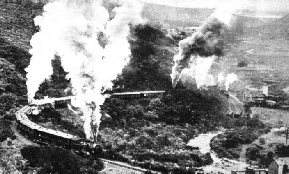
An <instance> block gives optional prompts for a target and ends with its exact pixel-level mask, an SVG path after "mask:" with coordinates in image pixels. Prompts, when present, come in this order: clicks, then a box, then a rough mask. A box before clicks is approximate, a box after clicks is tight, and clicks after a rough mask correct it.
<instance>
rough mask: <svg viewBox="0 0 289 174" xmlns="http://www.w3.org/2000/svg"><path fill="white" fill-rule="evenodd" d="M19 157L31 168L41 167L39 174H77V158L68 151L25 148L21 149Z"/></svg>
mask: <svg viewBox="0 0 289 174" xmlns="http://www.w3.org/2000/svg"><path fill="white" fill-rule="evenodd" d="M21 155H22V156H23V157H24V158H25V159H27V160H28V161H29V163H30V166H31V167H41V168H42V169H41V171H40V173H67V174H74V173H75V174H78V173H79V166H78V162H77V156H76V155H74V154H73V153H71V152H70V151H69V150H64V149H59V148H49V147H35V146H27V147H24V148H22V149H21Z"/></svg>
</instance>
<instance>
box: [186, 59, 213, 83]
mask: <svg viewBox="0 0 289 174" xmlns="http://www.w3.org/2000/svg"><path fill="white" fill-rule="evenodd" d="M215 59H216V56H211V57H207V58H202V57H196V58H194V59H193V62H191V63H190V67H188V68H186V69H184V70H183V71H182V74H188V75H190V76H191V77H194V79H195V81H196V85H197V88H201V87H203V86H209V85H214V84H215V82H214V77H213V74H211V73H210V69H211V67H212V65H213V62H214V60H215Z"/></svg>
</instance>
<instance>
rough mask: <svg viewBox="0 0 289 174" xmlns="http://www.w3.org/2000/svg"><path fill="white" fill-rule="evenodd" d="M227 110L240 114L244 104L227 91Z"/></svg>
mask: <svg viewBox="0 0 289 174" xmlns="http://www.w3.org/2000/svg"><path fill="white" fill-rule="evenodd" d="M228 100H229V110H230V111H232V112H233V113H234V114H237V115H241V114H242V113H243V108H244V104H243V103H242V102H241V101H240V100H239V99H238V98H237V97H236V96H234V95H233V94H231V93H229V99H228Z"/></svg>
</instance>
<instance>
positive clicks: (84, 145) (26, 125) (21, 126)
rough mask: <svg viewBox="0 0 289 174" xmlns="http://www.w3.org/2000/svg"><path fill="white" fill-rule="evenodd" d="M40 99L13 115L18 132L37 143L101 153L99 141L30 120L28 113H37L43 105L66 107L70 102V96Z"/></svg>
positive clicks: (78, 151)
mask: <svg viewBox="0 0 289 174" xmlns="http://www.w3.org/2000/svg"><path fill="white" fill-rule="evenodd" d="M40 101H41V100H38V101H35V102H33V103H31V104H29V105H26V106H24V107H23V108H21V109H20V110H19V111H17V112H16V114H15V116H16V123H17V130H18V131H19V133H21V134H22V135H24V136H26V137H27V138H28V139H30V140H32V141H34V142H36V143H38V144H42V145H49V146H55V147H60V148H65V149H69V150H73V151H75V152H76V153H79V154H83V155H94V156H96V155H99V154H101V153H102V145H101V144H100V143H97V142H93V141H90V140H87V139H83V138H79V137H77V136H74V135H71V134H67V133H64V132H61V131H56V130H53V129H48V128H45V127H42V126H40V125H38V124H36V123H34V122H32V121H30V120H29V119H28V117H27V115H29V114H37V113H39V112H40V110H41V109H43V108H45V107H54V108H63V107H67V103H69V102H71V98H69V97H63V98H57V99H49V100H48V101H47V100H46V101H45V100H42V101H41V102H40Z"/></svg>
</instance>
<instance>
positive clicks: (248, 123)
mask: <svg viewBox="0 0 289 174" xmlns="http://www.w3.org/2000/svg"><path fill="white" fill-rule="evenodd" d="M232 126H234V129H233V130H228V131H226V132H225V133H223V134H219V135H217V136H216V137H214V138H213V139H212V140H211V143H210V146H211V148H212V150H214V151H215V152H216V153H217V155H218V156H219V157H226V158H229V159H238V158H240V152H241V149H242V145H245V144H250V143H252V142H253V141H254V140H256V139H257V138H258V137H259V136H260V135H262V134H265V133H268V132H269V130H270V129H268V128H267V127H266V126H265V125H264V124H263V123H262V122H261V121H260V120H258V119H247V118H239V119H236V120H234V122H233V125H232ZM249 154H250V152H249Z"/></svg>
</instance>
